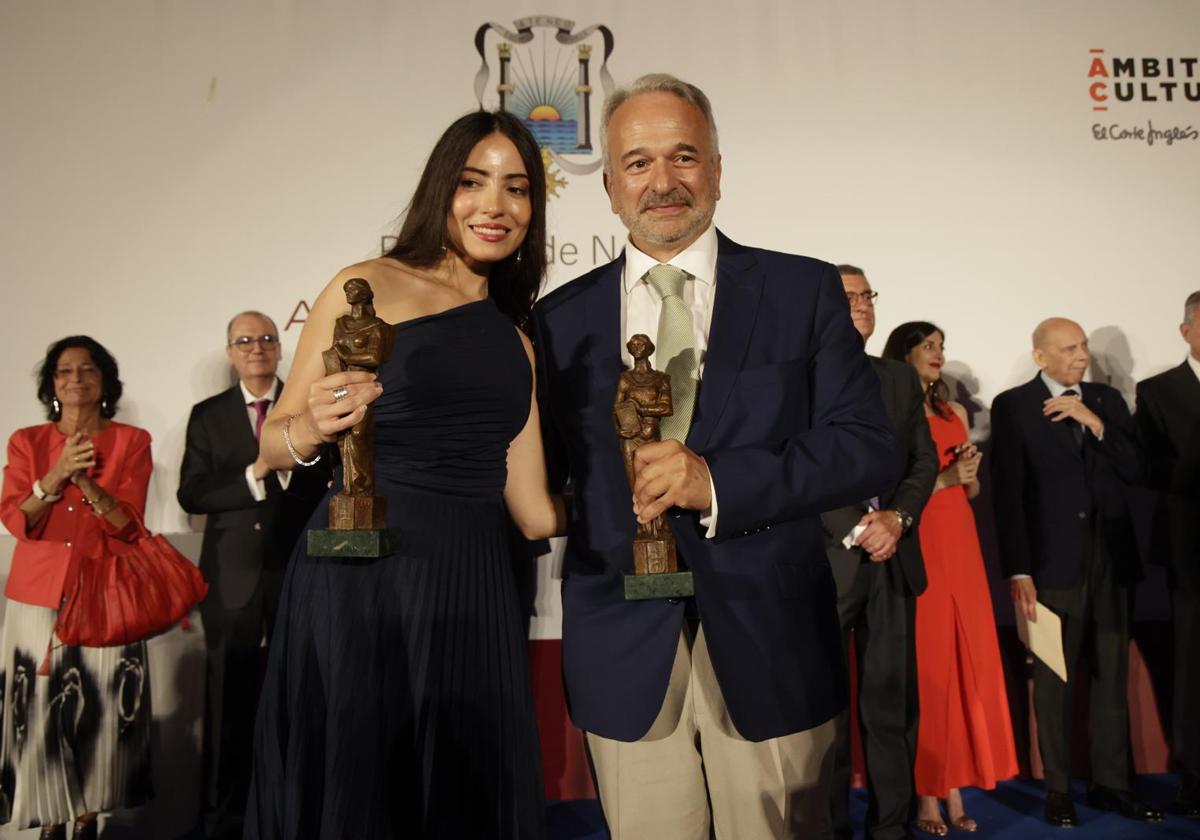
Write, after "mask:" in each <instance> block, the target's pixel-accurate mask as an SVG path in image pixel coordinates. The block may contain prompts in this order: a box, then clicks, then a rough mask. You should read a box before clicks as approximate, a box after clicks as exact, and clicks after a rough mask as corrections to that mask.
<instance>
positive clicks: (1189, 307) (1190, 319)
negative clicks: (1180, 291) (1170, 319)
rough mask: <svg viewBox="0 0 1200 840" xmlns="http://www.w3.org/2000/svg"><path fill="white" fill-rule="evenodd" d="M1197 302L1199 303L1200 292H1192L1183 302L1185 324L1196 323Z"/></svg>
mask: <svg viewBox="0 0 1200 840" xmlns="http://www.w3.org/2000/svg"><path fill="white" fill-rule="evenodd" d="M1198 303H1200V292H1192V293H1191V294H1190V295H1188V296H1187V300H1185V301H1184V302H1183V322H1184V323H1185V324H1194V323H1196V304H1198Z"/></svg>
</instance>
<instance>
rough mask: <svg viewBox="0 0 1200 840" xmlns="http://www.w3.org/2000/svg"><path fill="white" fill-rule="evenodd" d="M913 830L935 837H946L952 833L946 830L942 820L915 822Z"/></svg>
mask: <svg viewBox="0 0 1200 840" xmlns="http://www.w3.org/2000/svg"><path fill="white" fill-rule="evenodd" d="M913 828H915V829H916V830H917V831H920V832H921V833H923V834H932V835H933V836H934V837H945V836H946V835H947V834H949V833H950V829H948V828H946V824H945V823H944V822H942V821H941V820H913Z"/></svg>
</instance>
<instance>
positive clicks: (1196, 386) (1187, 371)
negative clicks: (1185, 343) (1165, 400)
mask: <svg viewBox="0 0 1200 840" xmlns="http://www.w3.org/2000/svg"><path fill="white" fill-rule="evenodd" d="M1172 379H1174V381H1175V383H1177V386H1178V388H1179V396H1180V398H1181V399H1182V400H1183V403H1184V405H1190V406H1200V378H1197V377H1196V374H1195V373H1193V372H1192V366H1191V365H1190V364H1188V362H1187V359H1184V360H1183V364H1181V365H1180V366H1179V367H1177V368H1175V375H1174V376H1173V377H1172Z"/></svg>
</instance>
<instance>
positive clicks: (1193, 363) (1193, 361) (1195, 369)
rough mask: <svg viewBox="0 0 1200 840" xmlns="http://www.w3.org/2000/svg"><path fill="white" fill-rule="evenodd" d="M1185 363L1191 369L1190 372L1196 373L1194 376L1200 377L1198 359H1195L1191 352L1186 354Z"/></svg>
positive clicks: (1199, 362) (1199, 360) (1199, 361)
mask: <svg viewBox="0 0 1200 840" xmlns="http://www.w3.org/2000/svg"><path fill="white" fill-rule="evenodd" d="M1187 363H1188V365H1189V366H1190V367H1191V369H1192V373H1194V374H1196V378H1197V379H1200V359H1197V358H1196V357H1195V356H1193V355H1192V354H1191V353H1188V354H1187Z"/></svg>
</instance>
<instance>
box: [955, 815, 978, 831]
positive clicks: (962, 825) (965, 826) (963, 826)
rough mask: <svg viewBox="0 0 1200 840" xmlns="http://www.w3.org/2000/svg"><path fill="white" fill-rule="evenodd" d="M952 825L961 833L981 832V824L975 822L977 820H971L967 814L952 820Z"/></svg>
mask: <svg viewBox="0 0 1200 840" xmlns="http://www.w3.org/2000/svg"><path fill="white" fill-rule="evenodd" d="M950 825H952V826H954V827H955V828H957V829H958V830H959V831H966V832H968V833H970V832H972V831H978V830H979V823H977V822H975V820H973V819H971V818H970V817H968V816H967V815H966V814H963V815H962V816H961V817H958V818H956V819H952V820H950Z"/></svg>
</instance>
